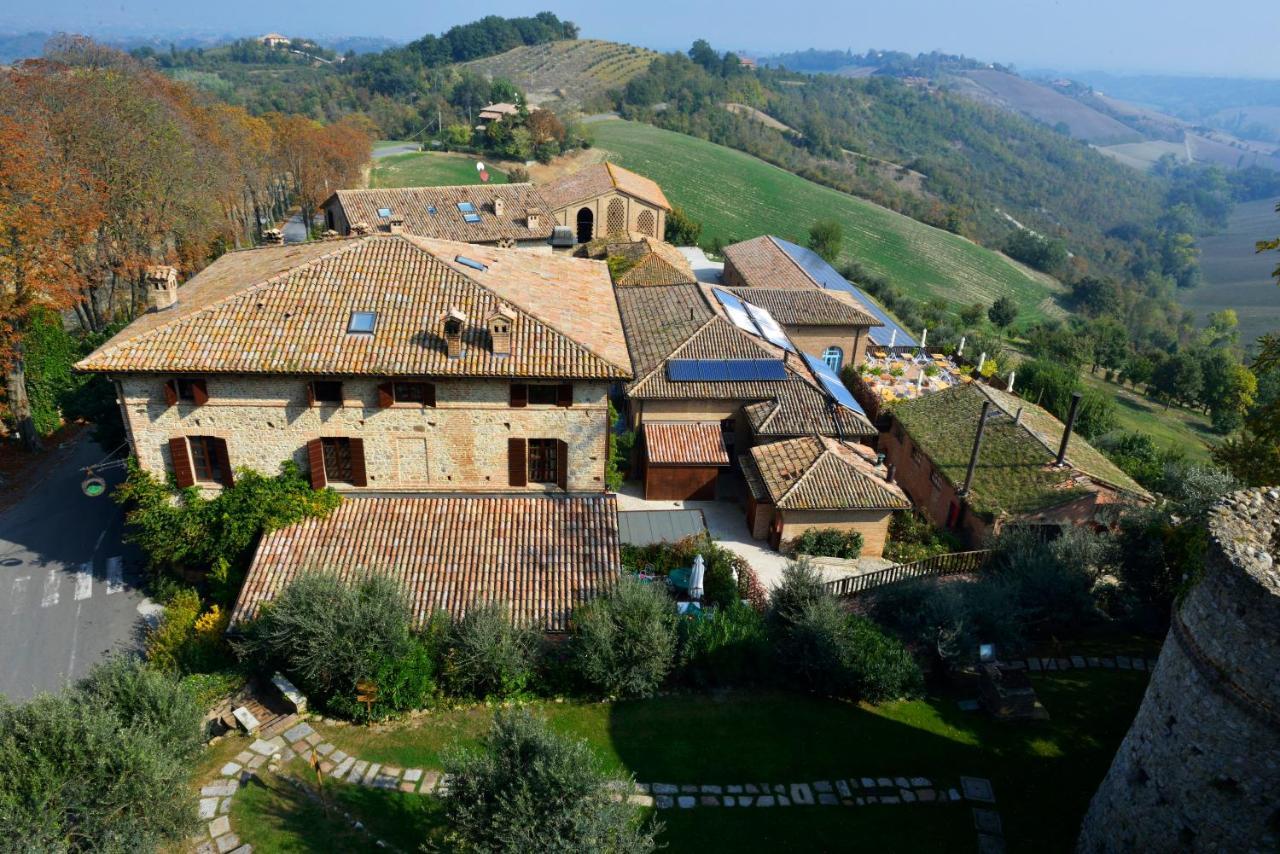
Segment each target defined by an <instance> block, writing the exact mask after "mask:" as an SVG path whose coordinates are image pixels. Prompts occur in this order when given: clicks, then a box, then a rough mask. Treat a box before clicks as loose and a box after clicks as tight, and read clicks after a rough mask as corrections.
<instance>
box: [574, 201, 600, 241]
mask: <svg viewBox="0 0 1280 854" xmlns="http://www.w3.org/2000/svg"><path fill="white" fill-rule="evenodd" d="M595 219H596V215H595V214H593V213H592V212H591V208H581V209H579V211H578V242H579V243H590V242H591V238H592V237H594V236H595V234H594V233H593V232H594V231H595Z"/></svg>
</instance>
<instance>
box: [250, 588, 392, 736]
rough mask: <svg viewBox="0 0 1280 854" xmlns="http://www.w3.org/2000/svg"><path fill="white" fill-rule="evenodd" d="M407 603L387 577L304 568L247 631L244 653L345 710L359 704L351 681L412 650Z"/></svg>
mask: <svg viewBox="0 0 1280 854" xmlns="http://www.w3.org/2000/svg"><path fill="white" fill-rule="evenodd" d="M409 619H410V615H409V606H408V603H407V602H406V601H405V599H404V596H403V594H402V593H401V592H400V588H399V587H397V586H396V584H395V582H394V581H392V580H391V579H389V578H385V577H382V576H369V577H366V578H364V579H361V580H359V581H356V582H347V581H344V580H342V579H341V578H339V577H338V576H336V575H333V574H331V573H308V574H305V575H302V576H300V577H298V578H297V579H296V580H294V581H293V582H292V583H290V584H289V585H288V586H287V587H285V588H284V590H282V591H281V592H280V594H279V595H278V596H277V597H276V600H275V602H273V603H271V604H268V605H264V606H263V609H262V614H261V615H260V616H259V617H258V618H257V619H256V620H254V621H253V623H252V624H250V625H249V627H248V628H247V629H246V631H245V635H244V639H243V640H242V641H241V643H240V644H239V647H238V651H239V652H240V655H241V658H242V659H244V660H245V661H246V662H248V663H250V664H252V665H254V666H256V667H257V668H259V669H261V670H264V671H270V670H272V669H274V668H277V667H278V668H280V669H281V670H283V671H284V672H285V673H287V674H288V675H289V677H290V678H291V679H293V681H294V682H295V683H296V684H297V685H298V687H299V688H301V689H302V691H303V693H305V694H306V695H307V696H308V697H309V698H312V699H314V700H315V701H316V702H317V703H319V704H320V705H322V706H325V707H328V708H330V709H332V710H334V711H337V712H339V713H344V714H351V713H353V712H354V711H355V709H356V703H355V695H356V683H357V682H359V681H361V680H364V679H370V678H373V677H374V676H375V675H376V674H377V673H378V672H379V670H381V669H382V668H384V667H385V666H386V665H387V663H388V662H390V661H393V660H395V659H398V658H401V657H402V656H405V655H408V654H410V651H411V646H412V645H411V642H410V635H409Z"/></svg>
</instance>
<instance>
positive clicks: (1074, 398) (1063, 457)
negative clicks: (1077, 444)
mask: <svg viewBox="0 0 1280 854" xmlns="http://www.w3.org/2000/svg"><path fill="white" fill-rule="evenodd" d="M1080 397H1081V394H1080V392H1076V393H1075V394H1073V395H1071V409H1069V410H1068V411H1067V426H1066V427H1065V428H1064V429H1063V431H1062V445H1060V446H1059V447H1058V459H1057V460H1056V461H1055V463H1054V464H1055V465H1057V466H1064V465H1066V464H1067V443H1068V442H1070V441H1071V429H1072V428H1073V427H1075V426H1076V410H1077V409H1078V408H1079V407H1080Z"/></svg>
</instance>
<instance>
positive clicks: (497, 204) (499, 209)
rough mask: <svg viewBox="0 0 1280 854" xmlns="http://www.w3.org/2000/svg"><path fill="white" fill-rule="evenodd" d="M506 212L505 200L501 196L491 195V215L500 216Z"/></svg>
mask: <svg viewBox="0 0 1280 854" xmlns="http://www.w3.org/2000/svg"><path fill="white" fill-rule="evenodd" d="M506 212H507V200H506V199H504V198H502V196H494V197H493V215H494V216H502V215H503V214H505V213H506Z"/></svg>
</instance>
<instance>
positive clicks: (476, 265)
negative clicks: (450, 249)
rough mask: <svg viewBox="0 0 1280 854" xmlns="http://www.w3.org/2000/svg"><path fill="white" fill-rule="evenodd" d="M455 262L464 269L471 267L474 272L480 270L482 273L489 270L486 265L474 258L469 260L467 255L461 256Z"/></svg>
mask: <svg viewBox="0 0 1280 854" xmlns="http://www.w3.org/2000/svg"><path fill="white" fill-rule="evenodd" d="M453 260H454V261H455V262H457V263H458V264H461V265H462V266H464V267H470V268H471V269H473V270H479V271H480V272H481V273H483V272H484V271H485V270H488V269H489V268H488V267H487V266H486V265H484V264H481V263H480V262H479V261H477V260H475V259H474V258H468V257H467V256H465V255H459V256H458V257H456V258H454V259H453Z"/></svg>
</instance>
